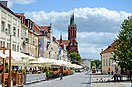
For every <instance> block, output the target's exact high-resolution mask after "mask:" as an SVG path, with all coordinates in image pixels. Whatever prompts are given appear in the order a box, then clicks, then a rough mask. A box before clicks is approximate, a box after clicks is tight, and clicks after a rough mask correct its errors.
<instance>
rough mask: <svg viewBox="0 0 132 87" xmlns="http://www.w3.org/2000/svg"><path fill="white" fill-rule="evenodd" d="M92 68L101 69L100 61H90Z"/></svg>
mask: <svg viewBox="0 0 132 87" xmlns="http://www.w3.org/2000/svg"><path fill="white" fill-rule="evenodd" d="M93 66H95V68H96V69H101V61H100V60H94V61H91V67H93Z"/></svg>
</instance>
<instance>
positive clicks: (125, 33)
mask: <svg viewBox="0 0 132 87" xmlns="http://www.w3.org/2000/svg"><path fill="white" fill-rule="evenodd" d="M117 37H118V38H117V39H116V40H115V43H116V45H115V46H114V49H115V50H114V52H113V59H114V60H115V61H118V65H119V66H120V67H121V68H122V69H126V70H132V16H130V17H128V18H127V19H125V20H124V21H123V22H122V25H121V31H120V32H119V34H118V36H117Z"/></svg>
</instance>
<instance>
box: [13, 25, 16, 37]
mask: <svg viewBox="0 0 132 87" xmlns="http://www.w3.org/2000/svg"><path fill="white" fill-rule="evenodd" d="M13 36H16V27H13Z"/></svg>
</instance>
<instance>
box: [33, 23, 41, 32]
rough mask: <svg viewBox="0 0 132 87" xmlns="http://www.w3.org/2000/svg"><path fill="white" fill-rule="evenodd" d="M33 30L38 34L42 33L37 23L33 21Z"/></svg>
mask: <svg viewBox="0 0 132 87" xmlns="http://www.w3.org/2000/svg"><path fill="white" fill-rule="evenodd" d="M34 31H35V32H36V33H37V34H38V35H43V33H42V32H40V28H39V26H38V25H37V24H35V23H34Z"/></svg>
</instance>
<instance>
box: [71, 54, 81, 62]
mask: <svg viewBox="0 0 132 87" xmlns="http://www.w3.org/2000/svg"><path fill="white" fill-rule="evenodd" d="M70 59H71V62H72V63H76V64H80V61H81V56H80V54H79V53H77V52H72V53H70Z"/></svg>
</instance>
